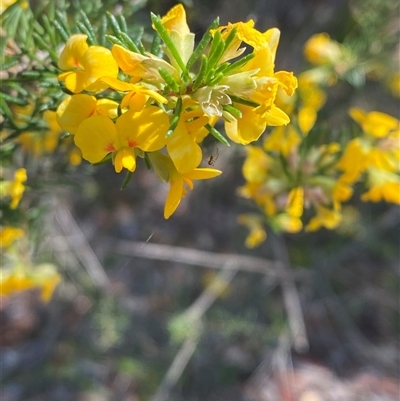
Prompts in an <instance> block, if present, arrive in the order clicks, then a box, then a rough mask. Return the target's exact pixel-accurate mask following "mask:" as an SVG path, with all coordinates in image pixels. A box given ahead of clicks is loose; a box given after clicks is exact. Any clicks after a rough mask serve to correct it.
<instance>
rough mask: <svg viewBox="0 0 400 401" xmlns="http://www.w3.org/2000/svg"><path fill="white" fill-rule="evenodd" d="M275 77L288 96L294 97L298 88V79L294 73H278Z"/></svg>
mask: <svg viewBox="0 0 400 401" xmlns="http://www.w3.org/2000/svg"><path fill="white" fill-rule="evenodd" d="M274 77H275V78H277V79H278V82H279V85H280V87H281V88H283V89H284V90H285V92H286V94H287V95H288V96H292V95H293V93H294V91H295V89H296V88H297V78H296V77H295V76H294V75H293V72H288V71H278V72H276V73H275V74H274Z"/></svg>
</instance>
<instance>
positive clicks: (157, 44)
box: [150, 32, 162, 57]
mask: <svg viewBox="0 0 400 401" xmlns="http://www.w3.org/2000/svg"><path fill="white" fill-rule="evenodd" d="M150 53H151V54H154V55H155V56H157V57H160V56H161V53H162V50H161V38H160V35H159V34H158V33H157V32H156V33H155V34H154V36H153V41H152V42H151V48H150Z"/></svg>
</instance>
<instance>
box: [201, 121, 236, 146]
mask: <svg viewBox="0 0 400 401" xmlns="http://www.w3.org/2000/svg"><path fill="white" fill-rule="evenodd" d="M205 128H206V129H207V130H208V132H209V133H210V134H211V135H212V136H213V137H214V138H215V139H217V140H218V141H220V142H221V143H222V144H224V145H226V146H231V145H230V144H229V142H228V140H227V139H226V138H225V137H224V136H223V135H222V134H221V133H220V132H219V131H218V130H216V129H215V128H214V127H213V126H211V125H210V124H207V125H205Z"/></svg>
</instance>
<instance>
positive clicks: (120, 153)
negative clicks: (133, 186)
mask: <svg viewBox="0 0 400 401" xmlns="http://www.w3.org/2000/svg"><path fill="white" fill-rule="evenodd" d="M168 127H169V119H168V116H167V114H166V113H165V112H164V111H163V110H161V109H160V108H158V107H155V106H147V107H145V108H144V109H143V110H142V111H141V112H135V111H133V110H129V111H127V112H126V113H124V114H122V115H121V116H120V117H119V118H118V119H117V121H116V123H115V124H114V123H113V122H112V120H111V119H110V118H109V117H105V116H100V115H98V116H92V117H90V118H88V119H86V120H84V121H83V122H82V123H81V124H80V125H79V127H78V130H77V131H76V134H75V136H74V141H75V144H76V146H78V148H79V149H81V151H82V157H83V158H84V159H85V160H87V161H89V162H90V163H97V162H99V161H101V160H102V159H103V158H104V157H105V156H106V155H107V154H109V153H111V152H113V153H114V157H113V159H114V167H115V171H116V172H117V173H119V172H121V170H122V169H123V168H126V169H127V170H129V171H131V172H133V171H135V169H136V154H135V148H136V149H140V150H142V151H145V152H154V151H156V150H159V149H161V148H163V147H164V146H165V144H166V139H165V134H166V132H167V130H168Z"/></svg>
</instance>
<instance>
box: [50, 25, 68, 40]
mask: <svg viewBox="0 0 400 401" xmlns="http://www.w3.org/2000/svg"><path fill="white" fill-rule="evenodd" d="M53 23H54V28H55V30H56V31H57V33H58V34H59V35H60V36H61V39H62V40H63V41H64V42H66V41H67V40H68V38H69V35H68V33H67V31H66V30H65V29H64V27H63V26H62V25H61V24H60V22H59V21H58V20H55V21H54V22H53Z"/></svg>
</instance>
